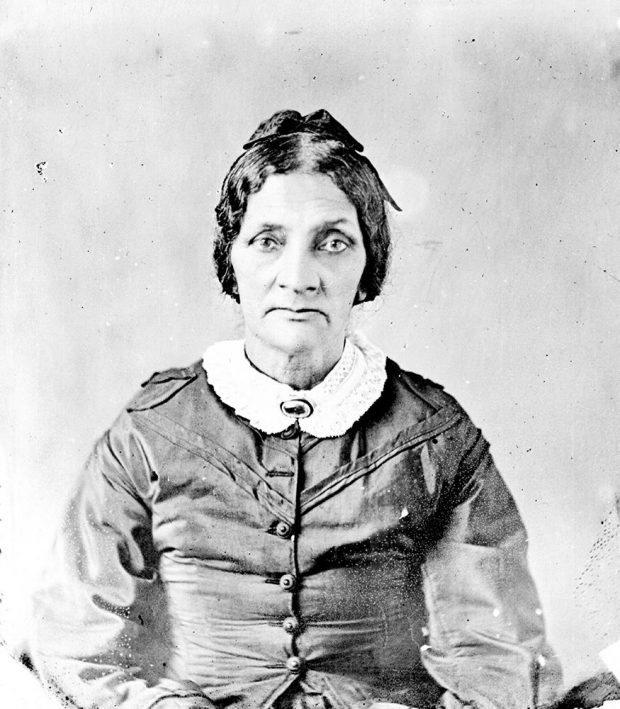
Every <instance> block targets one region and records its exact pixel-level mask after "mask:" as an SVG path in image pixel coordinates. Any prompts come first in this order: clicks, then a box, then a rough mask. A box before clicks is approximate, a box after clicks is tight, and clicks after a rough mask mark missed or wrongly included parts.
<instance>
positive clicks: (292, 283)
mask: <svg viewBox="0 0 620 709" xmlns="http://www.w3.org/2000/svg"><path fill="white" fill-rule="evenodd" d="M277 284H278V286H280V287H281V288H288V289H290V290H292V291H295V292H296V293H303V292H314V291H318V290H319V287H320V284H321V279H320V276H319V272H318V268H317V263H316V261H315V259H314V258H313V257H312V254H311V253H309V252H308V251H307V250H306V249H299V248H294V247H290V248H285V249H284V250H283V252H282V255H281V257H280V259H279V260H278V274H277Z"/></svg>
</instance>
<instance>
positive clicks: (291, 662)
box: [286, 655, 301, 675]
mask: <svg viewBox="0 0 620 709" xmlns="http://www.w3.org/2000/svg"><path fill="white" fill-rule="evenodd" d="M286 669H287V670H288V671H289V672H292V673H293V674H294V675H298V674H299V673H300V672H301V658H299V657H297V656H296V655H292V656H291V657H289V658H288V660H287V661H286Z"/></svg>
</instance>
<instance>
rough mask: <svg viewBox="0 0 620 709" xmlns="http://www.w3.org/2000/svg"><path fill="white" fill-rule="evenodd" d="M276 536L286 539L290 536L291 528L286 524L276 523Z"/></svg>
mask: <svg viewBox="0 0 620 709" xmlns="http://www.w3.org/2000/svg"><path fill="white" fill-rule="evenodd" d="M275 531H276V534H277V535H278V536H279V537H282V539H288V538H289V537H290V536H291V532H292V531H293V528H292V527H291V525H290V524H289V523H288V522H278V524H276V530H275Z"/></svg>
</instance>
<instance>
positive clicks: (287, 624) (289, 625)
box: [282, 616, 299, 635]
mask: <svg viewBox="0 0 620 709" xmlns="http://www.w3.org/2000/svg"><path fill="white" fill-rule="evenodd" d="M282 627H283V628H284V630H286V632H287V633H289V634H290V635H294V634H295V633H296V632H297V631H298V630H299V621H298V620H297V618H293V617H292V616H291V617H290V618H285V619H284V620H283V621H282Z"/></svg>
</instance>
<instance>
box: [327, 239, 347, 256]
mask: <svg viewBox="0 0 620 709" xmlns="http://www.w3.org/2000/svg"><path fill="white" fill-rule="evenodd" d="M320 248H321V250H322V251H329V252H330V253H333V254H338V253H340V252H341V251H344V250H345V249H348V248H349V245H348V244H347V242H346V241H344V240H343V239H335V238H332V239H326V240H325V241H324V242H323V243H322V244H321V246H320Z"/></svg>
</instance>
